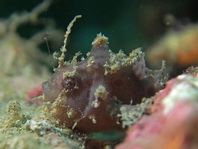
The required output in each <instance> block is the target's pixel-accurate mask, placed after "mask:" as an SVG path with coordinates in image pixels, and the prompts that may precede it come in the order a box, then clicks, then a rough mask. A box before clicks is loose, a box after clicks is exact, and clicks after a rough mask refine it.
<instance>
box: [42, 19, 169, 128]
mask: <svg viewBox="0 0 198 149" xmlns="http://www.w3.org/2000/svg"><path fill="white" fill-rule="evenodd" d="M80 17H81V16H76V17H75V18H74V20H73V21H72V22H71V23H70V25H69V26H68V28H67V31H66V34H65V40H64V45H63V47H62V48H61V52H62V54H61V55H60V57H57V56H56V57H55V58H56V59H58V62H59V66H58V68H57V69H56V70H55V73H54V74H53V76H52V78H51V79H50V80H48V81H46V82H44V83H43V85H42V87H43V94H44V99H45V101H49V102H51V103H52V105H51V110H50V111H51V114H52V115H53V117H54V118H55V119H57V121H58V122H59V124H61V125H62V126H65V127H69V128H72V129H76V130H78V131H80V132H100V131H108V130H115V129H120V128H121V123H122V122H121V121H120V119H119V116H118V115H119V114H120V108H121V107H123V106H124V107H125V108H126V107H127V111H130V109H132V110H133V109H135V108H134V107H135V106H139V104H141V102H142V98H143V97H150V96H151V95H154V93H155V92H156V91H157V90H159V89H160V88H161V87H162V86H163V84H164V83H165V80H166V79H167V78H166V77H167V76H166V75H165V70H164V63H163V65H162V68H161V70H155V71H152V70H150V69H148V68H146V66H145V61H144V53H142V52H141V49H136V50H134V51H132V52H131V53H130V54H129V56H127V55H125V54H124V53H123V52H122V51H120V52H119V53H117V54H116V53H113V52H112V51H111V50H110V49H109V47H108V38H107V37H105V36H104V35H102V34H98V35H97V37H96V38H95V39H94V41H93V42H92V49H91V51H90V52H89V53H88V54H87V58H85V59H82V60H80V61H78V60H77V58H78V57H79V55H80V53H77V54H76V55H75V56H74V58H73V60H72V61H69V62H67V61H64V57H65V52H66V51H67V49H66V44H67V38H68V35H69V33H70V32H71V27H72V25H73V23H74V22H75V20H76V19H77V18H80ZM56 55H57V54H56ZM130 103H131V104H132V105H131V106H130ZM142 104H143V103H142ZM145 106H146V105H145ZM145 106H143V107H144V109H146V108H145ZM139 107H141V106H139ZM134 112H136V111H135V110H134ZM134 118H135V117H134ZM138 118H139V117H138ZM138 118H136V119H138Z"/></svg>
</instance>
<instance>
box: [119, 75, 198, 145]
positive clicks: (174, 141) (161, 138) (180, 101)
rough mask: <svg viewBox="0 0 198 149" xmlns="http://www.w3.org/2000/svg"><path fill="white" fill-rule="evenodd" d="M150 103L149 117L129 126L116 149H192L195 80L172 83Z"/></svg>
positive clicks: (197, 120)
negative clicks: (151, 105)
mask: <svg viewBox="0 0 198 149" xmlns="http://www.w3.org/2000/svg"><path fill="white" fill-rule="evenodd" d="M154 100H155V102H154V105H153V107H152V115H150V116H145V117H143V118H142V119H141V120H139V121H138V122H137V123H136V124H135V125H134V126H132V128H131V129H130V130H129V131H128V135H127V137H126V139H125V140H124V142H123V143H122V144H120V145H118V146H117V149H159V148H160V149H196V148H197V147H198V143H197V140H198V133H197V128H198V78H196V77H193V76H191V75H181V76H179V77H177V78H175V79H172V80H170V81H169V82H168V83H167V86H166V88H165V89H164V90H161V91H160V92H159V93H158V94H157V95H156V96H155V98H154Z"/></svg>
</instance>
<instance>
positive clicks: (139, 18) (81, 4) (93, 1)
mask: <svg viewBox="0 0 198 149" xmlns="http://www.w3.org/2000/svg"><path fill="white" fill-rule="evenodd" d="M41 2H42V1H41V0H28V1H27V0H20V1H18V0H9V1H8V0H1V1H0V18H7V17H9V16H10V15H11V14H13V13H16V12H19V13H20V12H22V11H30V10H32V9H33V8H34V7H35V6H37V5H38V4H39V3H41ZM197 6H198V4H197V1H196V0H175V1H172V0H122V1H120V0H83V1H82V0H54V1H53V3H52V4H51V5H50V7H49V8H48V9H46V11H44V12H42V13H41V16H42V17H46V18H52V19H53V20H55V22H56V27H57V28H61V29H63V30H65V29H66V26H67V24H68V23H69V22H70V21H71V19H72V18H73V17H74V16H75V15H79V14H80V15H82V16H83V18H82V19H80V20H78V22H77V24H76V25H75V26H74V27H73V29H72V34H71V36H70V40H69V42H68V49H70V50H69V52H68V54H71V55H73V54H74V53H75V52H77V51H82V52H83V53H86V52H87V51H89V49H90V48H91V44H90V43H91V42H92V41H93V39H94V38H95V36H96V34H97V33H100V32H101V33H103V34H104V35H106V36H107V37H109V39H110V48H111V50H113V51H118V50H120V49H122V50H123V51H125V52H130V51H131V50H132V49H135V48H138V47H143V48H144V50H147V49H148V47H149V46H150V45H151V44H153V43H154V42H155V41H157V40H159V38H160V37H161V36H162V35H163V34H164V33H165V32H166V31H167V29H169V28H170V27H172V26H171V25H167V24H166V20H165V18H166V16H167V15H173V16H174V17H175V18H176V19H177V20H178V21H179V22H181V23H183V24H187V23H191V22H196V21H197V19H198V16H197V15H196V11H197V10H196V9H197ZM38 27H41V26H33V25H30V24H23V25H22V26H21V27H20V28H19V29H18V32H19V33H20V34H21V35H22V36H24V37H29V36H30V35H31V34H33V33H34V32H37V28H38ZM50 38H54V37H50ZM43 49H44V50H46V51H47V49H46V45H43ZM71 49H72V50H71ZM50 50H51V51H54V50H57V49H50ZM85 51H86V52H85Z"/></svg>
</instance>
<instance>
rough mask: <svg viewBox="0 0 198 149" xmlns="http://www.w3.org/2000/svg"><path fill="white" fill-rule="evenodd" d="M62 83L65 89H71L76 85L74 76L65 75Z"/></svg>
mask: <svg viewBox="0 0 198 149" xmlns="http://www.w3.org/2000/svg"><path fill="white" fill-rule="evenodd" d="M62 85H63V87H64V88H65V89H66V90H73V89H75V88H76V87H77V82H76V81H75V79H74V78H68V77H66V78H65V79H63V82H62Z"/></svg>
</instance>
